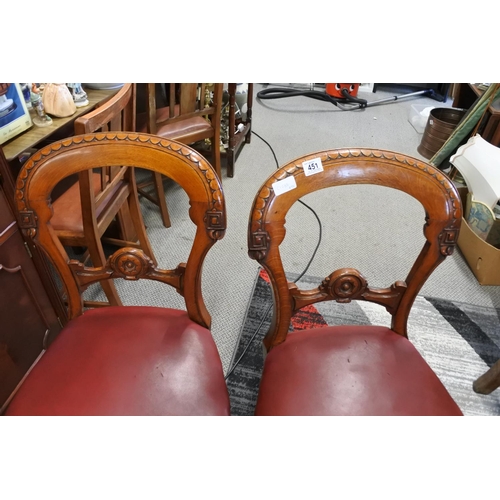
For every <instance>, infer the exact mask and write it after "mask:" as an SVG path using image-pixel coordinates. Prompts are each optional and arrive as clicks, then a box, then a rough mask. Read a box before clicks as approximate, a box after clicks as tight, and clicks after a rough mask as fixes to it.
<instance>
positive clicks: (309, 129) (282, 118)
mask: <svg viewBox="0 0 500 500" xmlns="http://www.w3.org/2000/svg"><path fill="white" fill-rule="evenodd" d="M261 88H263V87H262V85H259V84H255V85H254V93H255V94H256V93H257V92H258V91H259V90H260V89H261ZM398 92H399V93H404V92H407V90H405V91H401V90H398V89H397V88H396V89H386V90H384V89H383V88H379V89H378V90H377V92H376V93H372V92H367V93H364V92H363V93H360V94H359V95H360V97H364V98H366V99H368V100H369V101H372V100H379V99H382V98H384V97H390V96H393V95H395V94H396V93H398ZM412 104H414V105H429V106H436V107H442V106H451V100H448V101H447V102H446V103H442V102H438V101H435V100H433V99H430V98H427V97H417V98H411V99H407V100H398V101H394V102H391V103H388V104H382V105H378V106H372V107H368V108H366V109H364V110H356V111H352V110H351V111H342V110H340V109H339V108H337V107H335V106H333V105H332V104H330V103H326V102H321V101H317V100H313V99H310V98H307V97H302V96H301V97H293V98H286V99H279V100H273V101H269V100H266V101H259V100H258V99H255V96H254V106H253V130H254V131H255V132H256V133H257V134H258V135H259V136H261V137H262V138H263V139H265V140H266V141H267V142H268V143H269V144H270V145H271V146H272V148H273V149H274V152H275V154H276V157H277V159H278V162H279V163H280V165H281V164H284V163H286V162H288V161H291V160H293V159H295V158H297V157H299V156H302V155H305V154H309V153H312V152H316V151H321V150H326V149H333V148H339V147H364V148H380V149H389V150H393V151H397V152H401V153H405V154H408V155H411V156H414V157H416V158H419V159H425V158H423V157H421V156H420V155H419V153H418V152H417V146H418V145H419V143H420V140H421V137H422V136H421V134H418V133H417V132H416V130H415V129H414V128H413V126H412V125H411V124H410V123H409V121H408V116H409V113H410V109H411V105H412ZM275 168H276V164H275V160H274V158H273V154H272V152H271V150H270V148H269V146H268V145H267V144H266V143H265V142H263V141H262V140H261V139H260V138H259V137H257V136H255V135H253V136H252V140H251V144H247V145H245V146H244V147H243V149H242V150H241V154H240V156H239V157H238V160H237V162H236V166H235V175H234V177H233V178H228V177H227V175H226V172H225V171H223V188H224V193H225V198H226V205H227V214H228V229H227V232H226V236H225V237H224V239H223V240H222V241H220V242H218V243H217V244H216V245H215V246H214V247H213V249H212V250H211V252H210V253H209V254H208V256H207V259H206V262H205V267H204V274H203V279H204V281H203V291H204V295H205V300H206V304H207V307H208V310H209V311H210V313H211V314H212V320H213V324H212V332H213V336H214V338H215V341H216V344H217V346H218V349H219V352H220V355H221V359H222V362H223V365H224V369H225V370H226V371H227V370H228V368H229V364H230V362H231V358H232V355H233V351H234V349H235V347H236V343H237V339H238V335H239V332H240V329H241V326H242V323H243V320H244V317H245V312H246V308H247V306H248V302H249V300H250V296H251V292H252V287H253V284H254V280H255V277H256V273H257V269H258V264H257V263H256V262H255V261H253V260H251V259H250V258H249V257H248V255H247V223H248V216H249V212H250V207H251V204H252V201H253V198H254V195H255V193H256V192H257V190H258V189H259V187H260V186H261V185H262V183H263V182H264V181H265V180H266V179H267V177H268V176H269V175H270V174H271V173H272V171H273V170H274V169H275ZM303 200H304V201H305V202H306V203H308V204H309V205H310V206H311V208H313V209H314V210H316V212H317V213H318V215H319V217H320V218H321V221H322V226H323V239H322V243H321V246H320V249H319V252H318V254H317V256H316V258H315V260H314V261H313V263H312V265H311V267H310V268H309V271H308V274H310V275H314V276H327V275H328V274H330V273H331V272H332V271H334V270H335V269H337V268H339V267H344V266H345V267H355V268H357V269H358V270H359V271H360V272H361V273H363V274H364V275H365V276H366V278H367V279H368V283H369V284H370V285H371V286H388V285H390V284H392V283H393V282H394V281H396V280H398V279H404V278H405V276H406V273H407V272H408V270H409V268H410V266H411V264H412V262H413V259H414V258H415V257H416V255H417V254H418V252H419V251H420V248H421V246H422V244H423V241H424V240H423V235H422V230H421V228H422V225H423V222H424V213H423V209H422V208H421V206H420V205H419V203H418V202H416V201H415V200H413V199H412V198H410V197H409V196H408V195H406V194H405V193H400V192H397V191H394V190H391V189H388V188H382V187H377V186H343V187H340V188H337V191H336V192H335V195H334V196H332V194H331V191H329V192H328V191H326V192H318V193H315V194H313V195H309V196H307V197H306V198H304V199H303ZM167 203H168V206H169V210H170V215H171V219H172V227H171V228H169V229H166V228H164V227H163V225H162V223H161V220H160V217H159V214H158V209H157V208H156V207H155V206H154V205H152V204H150V203H149V202H148V201H144V202H143V210H144V218H145V221H146V225H147V227H148V233H149V235H150V238H151V242H152V245H153V248H154V250H155V253H156V256H157V258H158V260H159V263H160V265H163V266H172V267H173V266H175V265H176V264H177V263H178V262H180V261H184V260H185V259H186V256H187V253H186V252H187V248H188V246H187V245H188V240H189V235H191V234H192V233H193V225H192V223H191V222H190V220H189V219H188V215H187V208H188V205H187V199H186V197H185V195H184V194H183V192H182V191H181V190H180V188H178V186H176V185H174V184H171V185H169V184H167ZM317 239H318V224H317V221H316V219H315V218H314V216H313V214H312V213H311V212H310V211H309V210H308V209H306V208H305V207H303V206H302V205H300V204H297V205H296V206H294V207H292V210H291V212H290V214H289V217H287V237H286V238H285V241H284V243H283V245H282V252H283V258H284V264H285V270H286V271H287V272H291V273H299V272H301V271H302V270H303V269H304V267H305V266H306V264H307V262H308V261H309V258H310V256H311V254H312V252H313V250H314V247H315V245H316V242H317ZM117 285H118V286H119V290H120V293H121V294H122V296H123V300H124V303H125V304H151V305H173V306H175V307H182V301H181V300H180V297H179V296H177V294H176V293H175V291H169V290H165V288H164V287H161V286H159V285H158V284H156V283H154V282H147V281H145V280H144V281H141V282H139V283H125V282H119V283H117ZM421 294H423V295H426V296H431V297H438V298H443V299H449V300H455V301H461V302H467V303H470V304H477V305H484V306H495V307H500V287H497V286H487V287H486V286H481V285H479V284H478V282H477V281H476V279H475V277H474V275H473V274H472V272H471V271H470V269H469V267H468V266H467V263H466V262H465V261H464V259H463V258H462V256H461V254H460V251H458V249H457V251H456V252H455V254H454V255H453V256H452V257H449V258H448V259H447V260H446V261H445V262H444V263H443V264H442V265H441V266H440V267H439V268H438V269H437V270H436V271H435V272H434V274H433V275H432V276H431V278H430V279H429V280H428V282H427V284H426V285H425V287H424V288H423V290H422V291H421Z"/></svg>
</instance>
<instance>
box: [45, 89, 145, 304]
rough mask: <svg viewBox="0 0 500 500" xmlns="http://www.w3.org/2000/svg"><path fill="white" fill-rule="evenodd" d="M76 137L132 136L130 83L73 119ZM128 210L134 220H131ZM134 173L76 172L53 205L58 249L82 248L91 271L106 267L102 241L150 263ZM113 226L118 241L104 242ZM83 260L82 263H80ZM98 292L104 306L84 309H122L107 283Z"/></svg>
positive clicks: (132, 91) (115, 170)
mask: <svg viewBox="0 0 500 500" xmlns="http://www.w3.org/2000/svg"><path fill="white" fill-rule="evenodd" d="M74 130H75V135H80V134H87V133H91V132H97V131H102V132H107V131H122V130H123V131H130V132H132V131H134V130H135V83H125V84H124V85H123V87H122V88H121V89H120V90H119V91H118V93H117V94H116V95H114V96H113V97H112V98H111V99H109V100H108V101H106V102H105V103H104V104H103V105H101V106H100V107H99V108H97V109H96V110H94V111H91V112H90V113H87V114H85V115H83V116H81V117H79V118H77V119H76V121H75V125H74ZM131 205H134V206H135V209H134V213H136V214H137V215H136V217H131V208H130V207H131ZM138 205H139V199H138V195H137V187H136V182H135V175H134V169H133V168H127V167H126V166H122V167H119V166H113V167H106V168H101V169H99V170H98V169H95V170H94V171H93V172H92V171H90V170H88V171H84V172H80V173H79V175H78V181H77V182H76V183H75V184H73V185H72V186H71V187H70V188H69V189H68V190H67V191H65V192H64V193H63V194H62V195H61V196H60V197H59V198H57V199H56V200H55V201H54V203H53V208H54V217H53V218H52V222H51V224H52V227H53V228H54V230H55V232H56V234H57V235H58V236H59V239H60V241H61V243H62V244H63V245H65V246H68V247H84V248H86V249H87V254H86V255H85V257H87V256H88V257H90V259H91V260H92V263H93V265H94V266H102V265H104V263H105V262H106V257H105V254H104V249H103V241H106V242H108V243H111V244H113V245H118V246H132V247H137V248H142V249H143V250H144V251H145V252H146V253H147V254H148V255H150V256H151V258H152V259H154V255H153V251H152V249H151V246H150V243H149V239H148V236H147V234H146V228H145V227H144V222H143V220H142V216H141V215H140V211H138V210H137V209H136V208H137V206H138ZM114 221H116V222H117V224H118V229H119V235H118V236H119V237H118V238H104V233H105V232H106V231H107V230H108V228H109V227H110V225H111V224H112V223H113V222H114ZM84 260H85V259H84ZM101 286H102V288H103V290H104V292H105V294H106V296H107V299H108V301H109V302H108V303H102V302H91V301H88V302H86V306H88V307H94V306H100V305H103V304H105V305H115V306H116V305H122V301H121V299H120V296H119V295H118V292H117V290H116V287H115V285H114V283H113V282H111V281H103V282H102V283H101Z"/></svg>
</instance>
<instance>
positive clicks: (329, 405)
mask: <svg viewBox="0 0 500 500" xmlns="http://www.w3.org/2000/svg"><path fill="white" fill-rule="evenodd" d="M316 158H320V159H321V162H322V166H323V169H324V170H323V171H322V172H320V169H319V168H317V169H316V167H315V166H314V165H312V164H310V165H312V168H313V169H316V170H317V173H316V174H314V175H308V176H306V174H305V169H304V168H308V165H309V164H307V163H306V165H305V166H304V165H303V163H304V162H307V161H310V160H314V159H316ZM313 163H314V162H313ZM315 163H318V162H315ZM290 178H293V180H294V181H295V183H296V187H295V188H294V189H291V190H290V191H287V192H284V193H282V194H279V195H278V194H277V193H276V191H275V188H276V189H278V186H280V185H279V184H278V186H276V185H275V184H274V183H275V182H279V181H284V180H285V179H287V182H290V183H291V184H292V179H290ZM348 184H376V185H381V186H387V187H390V188H394V189H398V190H401V191H404V192H406V193H408V194H409V195H411V196H413V197H414V198H416V199H417V200H418V201H419V202H420V203H421V204H422V205H423V207H424V208H425V212H426V219H425V224H424V235H425V239H426V242H425V244H424V246H423V248H422V250H421V252H420V254H419V256H418V258H417V260H416V262H415V263H414V265H413V267H412V268H411V270H410V272H409V274H408V276H407V277H406V281H396V282H395V283H394V284H393V285H391V286H390V287H388V288H372V287H369V286H368V284H367V282H366V279H365V278H364V277H363V276H362V275H361V274H360V272H359V271H357V270H356V269H351V268H343V269H339V270H337V271H335V272H333V273H332V274H330V275H329V276H328V277H326V278H325V279H324V280H323V282H322V283H321V284H319V286H318V287H317V288H315V289H307V290H301V289H299V288H298V286H297V285H295V284H294V283H291V282H289V281H288V280H287V278H286V276H285V272H284V269H283V264H282V261H281V256H280V249H279V247H280V244H281V243H282V241H283V239H284V237H285V217H286V216H287V212H288V210H289V209H290V207H291V206H292V205H293V204H294V203H295V202H296V201H297V200H298V199H299V198H301V197H303V196H305V195H307V194H308V193H312V192H314V191H316V190H319V189H324V188H329V189H332V196H333V195H334V192H335V188H334V186H341V185H348ZM402 208H403V209H404V207H402ZM461 220H462V205H461V202H460V197H459V195H458V192H457V190H456V188H455V186H454V185H453V183H452V182H451V181H450V180H449V179H448V178H447V177H446V176H445V175H444V174H443V173H442V172H440V171H439V170H437V169H436V168H434V167H432V166H431V165H429V164H427V163H424V162H422V161H419V160H416V159H414V158H411V157H408V156H405V155H403V154H399V153H394V152H391V151H380V150H371V149H363V150H360V149H337V150H331V151H323V152H317V153H313V154H311V155H307V156H304V157H302V158H298V159H296V160H294V161H292V162H290V163H288V164H286V165H284V166H283V167H281V168H280V169H279V170H277V171H276V173H274V174H272V175H271V176H270V177H269V178H268V180H267V181H266V182H265V183H264V184H263V186H262V188H261V189H260V190H259V192H258V193H257V195H256V197H255V201H254V204H253V207H252V211H251V217H250V222H249V230H248V247H249V255H250V257H251V258H253V259H256V260H257V261H258V262H259V263H260V264H261V265H262V266H263V267H264V268H265V269H266V271H267V272H268V274H269V276H270V278H271V279H270V282H271V286H272V290H273V296H274V315H273V320H272V326H271V328H270V330H269V332H268V333H267V335H266V337H265V339H264V346H265V348H266V350H267V356H266V358H265V362H264V370H263V374H262V379H261V383H260V388H259V395H258V400H257V405H256V410H255V414H256V415H460V414H461V411H460V409H459V407H458V406H457V404H456V403H455V402H454V401H453V399H452V397H451V396H450V394H449V393H448V392H447V390H446V389H445V387H444V386H443V384H442V383H441V381H440V380H439V379H438V377H437V376H436V375H435V373H434V372H433V371H432V369H431V368H430V367H429V365H428V364H427V363H426V361H425V360H424V359H423V358H422V356H421V355H420V354H419V352H418V351H417V350H416V349H415V347H414V346H413V345H412V343H411V342H410V341H409V340H408V338H407V331H406V330H407V321H408V315H409V313H410V309H411V306H412V304H413V302H414V300H415V298H416V296H417V294H418V292H419V290H420V289H421V287H422V285H423V284H424V282H425V280H426V279H427V278H428V277H429V275H430V274H431V273H432V271H433V270H434V269H435V268H436V266H437V265H438V264H440V263H441V262H442V261H443V260H444V259H445V258H446V256H448V255H450V254H451V253H452V252H453V249H454V247H455V243H456V241H457V238H458V232H459V229H460V223H461ZM366 248H367V249H369V248H370V246H369V242H366ZM326 300H335V301H337V302H350V301H351V300H365V301H371V302H375V303H377V304H380V305H381V306H383V307H385V308H386V309H387V310H388V311H389V313H390V314H391V315H392V323H391V327H390V328H385V327H381V326H372V325H365V326H354V325H349V326H329V327H324V328H317V329H308V330H302V331H293V332H290V333H288V329H289V325H290V319H291V317H292V315H293V314H294V313H295V312H296V311H298V310H299V309H300V308H302V307H304V306H307V305H310V304H313V303H316V302H321V301H326Z"/></svg>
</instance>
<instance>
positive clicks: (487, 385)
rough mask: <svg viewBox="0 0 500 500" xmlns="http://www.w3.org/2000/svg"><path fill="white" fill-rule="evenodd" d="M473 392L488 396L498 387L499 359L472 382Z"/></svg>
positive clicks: (499, 374) (499, 377)
mask: <svg viewBox="0 0 500 500" xmlns="http://www.w3.org/2000/svg"><path fill="white" fill-rule="evenodd" d="M472 387H473V389H474V392H477V393H479V394H490V393H491V392H493V391H494V390H495V389H498V387H500V359H499V360H498V361H497V362H496V363H495V364H494V365H493V366H492V367H491V368H490V369H489V370H488V371H487V372H486V373H484V374H483V375H481V376H480V377H479V378H478V379H477V380H475V381H474V384H473V385H472Z"/></svg>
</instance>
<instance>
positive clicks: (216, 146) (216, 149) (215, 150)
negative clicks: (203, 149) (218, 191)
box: [212, 131, 222, 182]
mask: <svg viewBox="0 0 500 500" xmlns="http://www.w3.org/2000/svg"><path fill="white" fill-rule="evenodd" d="M212 159H213V162H214V168H215V171H216V172H217V175H218V176H219V179H220V181H221V182H222V171H221V165H220V132H219V133H217V131H216V132H215V135H214V137H213V138H212Z"/></svg>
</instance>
